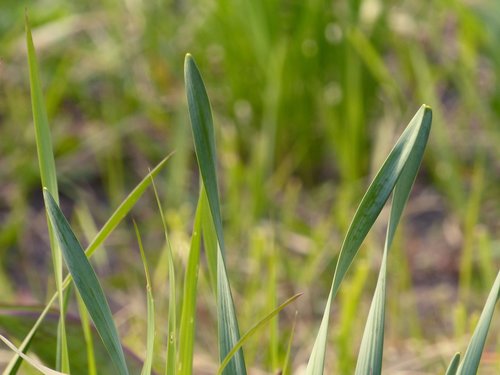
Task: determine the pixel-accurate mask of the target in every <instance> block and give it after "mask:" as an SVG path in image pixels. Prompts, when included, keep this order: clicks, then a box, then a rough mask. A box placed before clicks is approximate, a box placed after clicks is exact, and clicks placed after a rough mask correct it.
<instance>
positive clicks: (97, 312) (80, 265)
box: [43, 190, 128, 375]
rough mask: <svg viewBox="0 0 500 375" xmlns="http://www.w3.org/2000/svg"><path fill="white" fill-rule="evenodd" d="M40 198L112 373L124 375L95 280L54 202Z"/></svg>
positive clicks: (46, 195)
mask: <svg viewBox="0 0 500 375" xmlns="http://www.w3.org/2000/svg"><path fill="white" fill-rule="evenodd" d="M43 196H44V199H45V207H46V209H47V212H48V215H49V219H50V222H51V223H52V226H53V227H54V232H55V235H56V238H57V241H58V243H59V246H60V247H61V250H62V253H63V257H64V260H65V262H66V265H67V266H68V270H69V272H70V273H71V275H72V276H73V281H74V283H75V286H76V288H77V289H78V292H79V293H80V296H81V297H82V300H83V302H84V303H85V307H86V308H87V311H88V312H89V315H90V317H91V318H92V321H93V322H94V325H95V327H96V329H97V332H98V333H99V335H100V336H101V339H102V341H103V343H104V346H105V347H106V349H107V350H108V353H109V355H110V357H111V360H112V361H113V363H114V364H115V366H116V369H117V370H118V371H119V373H120V374H122V375H128V369H127V365H126V364H125V355H124V354H123V349H122V346H121V344H120V340H119V338H118V332H117V331H116V327H115V324H114V322H113V318H112V315H111V310H110V308H109V305H108V302H107V300H106V298H105V297H104V292H103V291H102V288H101V285H100V283H99V280H98V279H97V276H96V274H95V272H94V270H93V268H92V266H91V265H90V262H89V260H88V259H87V257H86V256H85V252H84V251H83V248H82V247H81V245H80V243H79V242H78V240H77V239H76V237H75V235H74V233H73V231H72V230H71V227H70V225H69V223H68V221H67V220H66V218H65V217H64V215H63V214H62V212H61V210H60V209H59V207H58V206H57V204H56V202H55V201H54V198H52V196H51V195H50V193H49V192H48V191H47V190H44V192H43Z"/></svg>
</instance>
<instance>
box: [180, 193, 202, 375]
mask: <svg viewBox="0 0 500 375" xmlns="http://www.w3.org/2000/svg"><path fill="white" fill-rule="evenodd" d="M201 193H202V191H200V197H199V199H198V205H197V207H196V213H195V216H194V225H193V234H192V236H191V246H190V248H189V257H188V261H187V266H186V274H185V276H184V293H183V298H182V311H181V323H180V327H179V354H178V360H177V373H178V374H179V375H191V374H192V373H193V354H194V334H195V322H196V292H197V289H198V270H199V265H200V248H201V216H202V211H204V210H208V207H207V201H206V198H204V195H202V194H201Z"/></svg>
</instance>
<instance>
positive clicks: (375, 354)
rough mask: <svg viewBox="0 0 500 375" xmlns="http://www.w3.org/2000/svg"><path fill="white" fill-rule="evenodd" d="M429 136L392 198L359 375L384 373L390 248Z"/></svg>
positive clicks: (416, 147)
mask: <svg viewBox="0 0 500 375" xmlns="http://www.w3.org/2000/svg"><path fill="white" fill-rule="evenodd" d="M428 135H429V132H427V133H426V134H424V136H423V138H422V139H421V142H416V143H415V145H414V147H413V148H412V150H411V152H410V156H409V157H408V160H407V161H406V163H405V165H404V168H403V171H402V172H401V175H400V177H399V179H398V181H397V183H396V186H395V187H394V193H393V197H392V206H391V214H390V216H389V224H388V226H387V234H386V238H385V244H384V254H383V257H382V263H381V266H380V271H379V276H378V281H377V286H376V288H375V293H374V295H373V300H372V304H371V306H370V312H369V313H368V319H367V321H366V325H365V330H364V333H363V338H362V340H361V346H360V350H359V355H358V359H357V364H356V372H355V373H356V375H364V374H371V375H380V374H381V373H382V355H383V351H384V317H385V296H386V276H387V257H388V254H389V249H390V248H391V245H392V241H393V239H394V235H395V233H396V228H397V226H398V224H399V221H400V219H401V215H402V213H403V209H404V207H405V206H406V203H407V201H408V197H409V196H410V191H411V188H412V186H413V183H414V182H415V178H416V177H417V172H418V169H419V167H420V164H421V162H422V158H423V156H424V150H425V146H426V144H427V137H428Z"/></svg>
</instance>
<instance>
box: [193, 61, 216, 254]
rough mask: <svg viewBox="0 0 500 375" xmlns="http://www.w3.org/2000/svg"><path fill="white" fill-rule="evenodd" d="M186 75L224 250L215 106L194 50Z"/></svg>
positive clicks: (198, 149)
mask: <svg viewBox="0 0 500 375" xmlns="http://www.w3.org/2000/svg"><path fill="white" fill-rule="evenodd" d="M184 79H185V82H186V95H187V99H188V109H189V118H190V119H191V127H192V131H193V138H194V146H195V151H196V157H197V159H198V166H199V168H200V173H201V176H202V179H203V184H204V186H205V190H206V193H207V197H208V204H209V206H210V212H211V213H212V218H213V220H214V225H215V232H216V233H217V238H218V240H219V244H220V247H221V249H222V251H224V238H223V236H222V217H221V214H220V203H219V188H218V183H217V172H216V166H217V155H216V151H215V134H214V124H213V120H212V110H211V108H210V102H209V100H208V95H207V91H206V89H205V84H204V83H203V78H202V77H201V74H200V71H199V70H198V67H197V66H196V63H195V61H194V59H193V57H192V56H191V55H190V54H187V55H186V59H185V62H184Z"/></svg>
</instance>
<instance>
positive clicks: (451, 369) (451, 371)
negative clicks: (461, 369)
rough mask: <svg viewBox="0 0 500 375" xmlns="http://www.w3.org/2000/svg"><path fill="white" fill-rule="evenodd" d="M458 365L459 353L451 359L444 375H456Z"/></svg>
mask: <svg viewBox="0 0 500 375" xmlns="http://www.w3.org/2000/svg"><path fill="white" fill-rule="evenodd" d="M459 364H460V353H455V355H454V356H453V358H452V359H451V362H450V365H449V366H448V369H447V370H446V374H445V375H456V373H457V370H458V365H459Z"/></svg>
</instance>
